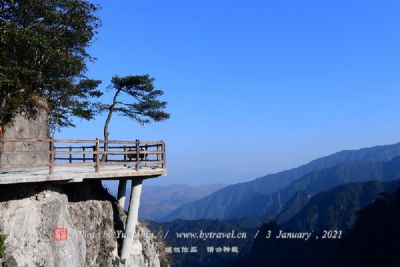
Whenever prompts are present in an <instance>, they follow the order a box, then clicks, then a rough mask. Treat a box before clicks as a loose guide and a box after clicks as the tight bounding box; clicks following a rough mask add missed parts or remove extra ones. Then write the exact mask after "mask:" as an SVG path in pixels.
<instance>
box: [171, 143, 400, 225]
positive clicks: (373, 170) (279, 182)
mask: <svg viewBox="0 0 400 267" xmlns="http://www.w3.org/2000/svg"><path fill="white" fill-rule="evenodd" d="M397 156H400V143H396V144H393V145H384V146H375V147H371V148H363V149H359V150H345V151H341V152H338V153H335V154H333V155H330V156H327V157H322V158H319V159H316V160H314V161H311V162H310V163H308V164H305V165H303V166H300V167H297V168H294V169H291V170H288V171H283V172H279V173H276V174H270V175H266V176H264V177H261V178H258V179H255V180H253V181H250V182H246V183H239V184H234V185H230V186H226V187H224V188H222V189H220V190H218V191H217V192H215V193H213V194H211V195H209V196H206V197H204V198H202V199H200V200H197V201H194V202H191V203H188V204H186V205H183V206H182V207H180V208H178V209H176V210H175V211H173V212H171V213H170V214H169V215H167V216H166V217H164V220H173V219H178V218H179V219H204V218H210V219H215V218H219V219H227V218H240V217H257V218H262V219H267V218H269V217H270V216H276V215H278V213H279V212H280V211H282V209H283V207H284V206H285V204H286V202H287V201H289V200H290V199H291V198H292V197H293V196H294V195H295V194H296V193H297V192H298V191H299V190H306V191H307V192H309V193H310V194H316V193H318V192H321V191H324V190H328V189H330V188H333V187H335V186H338V185H340V184H344V183H348V182H355V181H368V180H381V181H389V180H394V179H396V178H398V177H400V159H394V158H395V157H397ZM392 159H394V160H393V161H392ZM385 162H386V163H385Z"/></svg>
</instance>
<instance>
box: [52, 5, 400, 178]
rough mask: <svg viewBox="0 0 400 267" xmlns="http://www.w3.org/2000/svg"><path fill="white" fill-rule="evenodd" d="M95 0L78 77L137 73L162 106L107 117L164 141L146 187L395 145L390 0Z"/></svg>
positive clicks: (92, 125) (398, 21) (398, 49)
mask: <svg viewBox="0 0 400 267" xmlns="http://www.w3.org/2000/svg"><path fill="white" fill-rule="evenodd" d="M98 3H99V4H100V5H101V6H102V9H101V11H100V12H99V16H100V17H101V19H102V22H103V26H102V28H101V29H99V34H98V36H97V39H96V41H95V42H94V43H93V45H92V47H91V48H90V51H91V53H92V55H93V56H95V57H96V58H97V61H96V62H95V64H90V65H89V75H90V76H91V77H94V78H98V79H101V80H103V81H104V82H103V84H102V87H103V88H105V87H106V86H107V85H108V84H109V81H110V79H111V77H112V76H113V75H115V74H119V75H126V74H145V73H149V74H150V75H151V76H153V77H155V78H156V79H157V81H156V85H157V87H159V88H160V89H162V90H164V91H165V96H164V99H165V100H166V101H168V103H169V105H168V111H169V112H170V113H171V119H170V120H168V121H166V122H162V123H158V124H152V125H147V126H144V127H141V126H138V125H137V124H135V123H133V122H130V121H128V120H126V119H123V118H121V117H115V118H114V120H113V121H112V124H111V138H113V139H135V138H140V139H145V140H160V139H163V140H165V141H166V144H167V153H168V156H167V159H168V171H169V175H168V176H167V177H164V178H160V179H156V180H154V181H152V183H162V184H172V183H191V184H203V183H226V184H229V183H234V182H238V181H246V180H250V179H253V178H256V177H258V176H262V175H265V174H267V173H270V172H275V171H279V170H283V169H286V168H290V167H294V166H297V165H299V164H302V163H306V162H308V161H310V160H312V159H314V158H316V157H319V156H323V155H327V154H330V153H333V152H336V151H339V150H342V149H354V148H361V147H365V146H372V145H377V144H390V143H395V142H398V141H400V116H399V114H400V110H399V106H400V105H399V100H400V16H399V14H400V1H385V0H380V1H376V0H374V1H367V0H362V1H356V0H351V1H349V0H336V1H317V0H315V1H308V0H303V1H298V0H292V1H287V0H275V1H267V0H262V1H261V0H260V1H252V0H246V1H244V0H243V1H232V0H230V1H228V0H213V1H210V0H202V1H200V0H198V1H195V0H179V1H178V0H168V1H165V0H163V1H161V0H159V1H149V0H147V1H137V0H136V1H131V0H130V1H127V0H125V1H121V0H119V1H99V2H98ZM105 100H106V101H110V97H109V96H106V97H105ZM78 123H79V121H78ZM103 123H104V117H98V119H97V120H96V121H92V122H89V123H88V122H85V121H82V122H81V123H79V126H78V127H77V128H75V129H64V130H62V132H61V133H59V134H58V137H68V138H78V137H85V138H94V137H96V136H99V137H102V126H103Z"/></svg>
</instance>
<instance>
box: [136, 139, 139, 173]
mask: <svg viewBox="0 0 400 267" xmlns="http://www.w3.org/2000/svg"><path fill="white" fill-rule="evenodd" d="M139 157H140V143H139V139H136V170H137V171H138V170H139Z"/></svg>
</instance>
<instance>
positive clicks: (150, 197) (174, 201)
mask: <svg viewBox="0 0 400 267" xmlns="http://www.w3.org/2000/svg"><path fill="white" fill-rule="evenodd" d="M222 187H224V185H221V184H209V185H198V186H192V185H185V184H174V185H146V186H144V187H143V189H142V196H141V205H140V211H139V214H140V218H141V219H144V220H154V221H158V220H160V219H161V218H163V217H164V216H165V215H167V214H168V213H170V212H171V211H173V210H175V209H177V208H179V207H181V206H182V205H184V204H186V203H189V202H192V201H195V200H198V199H200V198H203V197H205V196H208V195H210V194H211V193H214V192H215V191H217V190H218V189H221V188H222ZM128 191H130V188H128ZM129 194H130V192H128V195H129Z"/></svg>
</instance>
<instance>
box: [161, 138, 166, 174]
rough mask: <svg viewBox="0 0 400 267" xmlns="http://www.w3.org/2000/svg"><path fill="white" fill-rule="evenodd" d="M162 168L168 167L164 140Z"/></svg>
mask: <svg viewBox="0 0 400 267" xmlns="http://www.w3.org/2000/svg"><path fill="white" fill-rule="evenodd" d="M161 147H162V159H163V160H162V162H163V163H162V168H163V169H165V168H166V167H167V157H166V153H165V143H164V141H162V145H161Z"/></svg>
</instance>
